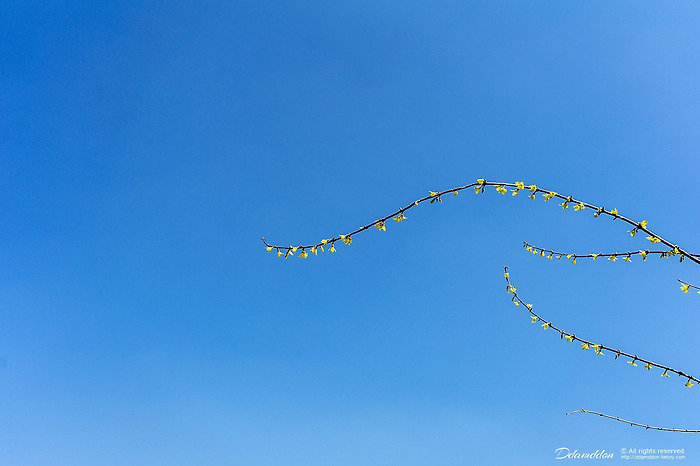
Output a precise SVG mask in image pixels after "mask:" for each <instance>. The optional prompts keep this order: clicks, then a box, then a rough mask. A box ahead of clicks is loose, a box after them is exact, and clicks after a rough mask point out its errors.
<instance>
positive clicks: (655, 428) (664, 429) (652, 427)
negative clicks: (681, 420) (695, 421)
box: [566, 409, 700, 433]
mask: <svg viewBox="0 0 700 466" xmlns="http://www.w3.org/2000/svg"><path fill="white" fill-rule="evenodd" d="M576 413H586V414H596V415H598V416H601V417H607V418H608V419H612V420H613V421H618V422H623V423H625V424H629V425H631V426H637V427H644V428H645V429H652V430H663V431H667V432H692V433H698V432H700V430H695V429H676V428H673V427H656V426H650V425H648V424H640V423H638V422H634V421H628V420H626V419H622V418H619V417H616V416H610V415H608V414H603V413H598V412H595V411H589V410H587V409H579V410H576V411H571V412H570V413H566V415H567V416H568V415H569V414H576Z"/></svg>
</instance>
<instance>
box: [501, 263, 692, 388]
mask: <svg viewBox="0 0 700 466" xmlns="http://www.w3.org/2000/svg"><path fill="white" fill-rule="evenodd" d="M504 276H505V279H506V283H507V288H506V289H507V291H508V292H509V293H511V294H512V295H513V297H512V299H511V300H512V301H513V302H514V303H515V305H516V306H520V305H521V304H522V305H523V306H525V308H526V309H527V310H528V311H529V312H530V314H531V315H532V323H533V324H534V323H537V322H542V327H543V328H544V329H545V330H547V329H550V328H551V329H552V330H554V331H556V332H559V335H560V338H561V339H566V341H570V342H574V341H578V342H581V349H584V350H588V349H590V348H593V349H594V351H595V354H597V355H604V353H603V350H606V351H611V352H613V353H614V354H615V359H617V358H619V357H620V356H625V357H627V358H629V360H628V361H627V363H628V364H631V365H632V366H635V367H636V366H637V362H640V363H644V368H645V369H647V370H651V368H652V367H658V368H659V369H663V370H664V372H663V373H662V374H661V377H669V375H668V373H669V372H672V373H674V374H678V376H679V377H683V378H687V379H688V381H687V382H686V383H685V386H686V387H688V388H690V387H692V386H693V385H695V384H696V383H700V379H698V378H696V377H693V376H692V375H688V374H686V373H685V372H683V371H679V370H676V369H673V368H671V367H669V366H666V365H664V364H659V363H656V362H652V361H650V360H648V359H645V358H640V357H639V356H637V355H636V354H634V355H633V354H630V353H627V352H625V351H622V350H620V349H614V348H612V347H610V346H606V345H603V344H601V343H593V342H591V341H589V340H585V339H583V338H580V337H577V336H576V335H575V334H573V333H569V332H566V331H564V330H562V329H560V328H558V327H556V326H555V325H554V324H552V323H551V322H549V321H547V320H545V319H543V318H542V317H541V316H540V315H539V314H537V313H535V312H534V311H533V310H532V304H525V301H523V300H522V299H520V296H518V293H517V290H516V288H515V287H514V286H513V285H512V284H511V282H510V274H509V273H508V267H504ZM693 382H695V383H693Z"/></svg>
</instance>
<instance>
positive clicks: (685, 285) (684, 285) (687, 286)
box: [677, 278, 700, 294]
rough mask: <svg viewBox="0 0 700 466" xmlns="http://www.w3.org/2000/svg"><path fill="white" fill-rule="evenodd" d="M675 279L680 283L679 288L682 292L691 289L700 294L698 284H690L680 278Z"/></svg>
mask: <svg viewBox="0 0 700 466" xmlns="http://www.w3.org/2000/svg"><path fill="white" fill-rule="evenodd" d="M677 280H678V281H679V282H680V283H681V290H683V293H688V292H689V291H690V290H691V289H693V290H698V294H700V286H695V285H691V284H690V283H688V282H684V281H683V280H681V279H680V278H678V279H677Z"/></svg>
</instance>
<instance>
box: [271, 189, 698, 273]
mask: <svg viewBox="0 0 700 466" xmlns="http://www.w3.org/2000/svg"><path fill="white" fill-rule="evenodd" d="M487 186H495V188H496V191H497V192H499V193H501V194H504V195H505V194H506V192H507V189H506V188H507V187H508V188H514V189H513V190H512V191H511V195H512V196H517V195H518V194H519V193H520V191H521V190H523V191H529V192H530V194H529V197H530V199H533V200H534V199H535V195H536V194H537V193H542V194H543V196H544V200H545V201H549V200H550V199H554V198H557V199H560V200H562V201H563V202H561V203H560V204H559V205H560V206H561V207H562V208H563V209H567V208H568V207H569V205H570V204H572V205H573V206H574V208H573V210H574V211H582V210H584V209H586V208H588V209H592V210H593V211H594V213H593V216H594V217H598V216H600V215H607V216H610V217H612V218H613V219H619V220H622V221H623V222H625V223H627V224H629V225H631V226H632V230H630V233H631V234H633V235H634V234H636V233H637V232H638V231H643V232H644V233H646V234H647V235H649V236H647V239H648V240H649V241H651V242H652V243H662V244H665V245H666V246H668V247H669V248H672V249H677V250H678V254H681V255H683V256H685V257H687V258H688V259H690V260H691V261H693V262H695V263H696V264H700V257H695V256H693V255H691V254H689V253H687V252H686V251H684V250H683V249H681V248H680V247H678V245H675V244H673V243H671V242H670V241H667V240H666V239H664V238H662V237H661V236H659V235H657V234H655V233H653V232H652V231H651V230H649V229H648V228H647V225H648V222H647V221H646V220H642V221H641V222H635V221H633V220H630V219H629V218H627V217H625V216H623V215H620V213H619V212H618V211H617V209H611V210H608V209H606V208H605V207H599V206H596V205H593V204H590V203H587V202H583V201H580V200H578V199H574V198H573V197H571V196H563V195H561V194H559V193H557V192H555V191H548V190H546V189H542V188H539V187H537V186H536V185H534V184H533V185H529V186H526V185H525V183H523V182H520V181H517V182H515V183H504V182H493V181H486V180H484V179H479V180H477V181H476V182H474V183H469V184H466V185H464V186H459V187H457V188H451V189H446V190H444V191H430V192H429V194H428V195H427V196H425V197H422V198H420V199H418V200H416V201H414V202H412V203H411V204H408V205H407V206H405V207H402V208H399V210H397V211H396V212H393V213H391V214H389V215H386V216H384V217H382V218H380V219H377V220H375V221H373V222H371V223H368V224H367V225H364V226H361V227H359V228H358V229H356V230H354V231H351V232H350V233H346V234H343V235H338V236H334V237H331V238H327V239H323V240H321V241H319V242H317V243H313V244H307V245H304V244H300V245H298V246H292V245H290V246H282V245H278V244H272V243H268V242H267V241H265V238H262V242H263V243H264V244H265V246H266V248H267V250H268V251H272V250H276V251H277V255H278V256H280V257H281V256H284V257H285V258H287V257H289V256H291V255H294V253H295V252H296V251H297V250H298V249H301V253H300V254H299V257H301V258H306V257H308V253H307V252H306V250H307V249H308V250H309V251H310V252H311V253H312V254H318V252H319V250H320V251H324V246H325V247H329V250H330V251H331V252H335V242H336V241H343V242H344V243H345V244H351V243H352V237H353V236H354V235H356V234H358V233H361V232H363V231H365V230H368V229H370V228H372V227H375V228H376V229H378V230H380V231H386V225H385V222H386V221H387V220H389V219H391V218H393V219H394V220H395V221H396V222H402V221H404V220H405V219H406V216H405V215H404V214H405V213H406V212H407V211H408V210H410V209H412V208H413V207H415V206H417V205H418V204H421V203H423V202H426V201H428V202H430V203H431V204H435V203H441V202H442V196H444V195H446V194H450V193H451V194H452V195H454V196H456V195H457V194H459V192H460V191H463V190H465V189H469V188H474V191H475V192H476V193H477V194H479V193H483V192H484V190H485V188H486V187H487ZM632 232H633V233H632Z"/></svg>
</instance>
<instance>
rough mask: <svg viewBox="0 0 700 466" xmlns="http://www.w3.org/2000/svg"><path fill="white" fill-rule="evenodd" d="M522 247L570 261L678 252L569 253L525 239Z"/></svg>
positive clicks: (682, 256) (553, 257) (550, 257)
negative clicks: (537, 244) (535, 244)
mask: <svg viewBox="0 0 700 466" xmlns="http://www.w3.org/2000/svg"><path fill="white" fill-rule="evenodd" d="M523 247H524V248H525V250H526V251H528V252H531V253H533V254H537V255H539V256H540V257H547V259H561V258H562V257H566V258H567V259H570V260H572V261H575V260H576V259H593V260H596V259H598V258H599V257H607V258H608V260H611V261H613V262H615V261H617V259H618V258H622V259H623V260H624V261H625V262H630V260H631V257H632V256H641V257H642V260H647V256H648V255H652V256H653V255H656V254H658V255H659V257H660V258H662V259H664V258H668V257H671V256H675V255H677V254H679V253H678V252H676V251H675V250H674V249H669V250H668V251H650V250H648V249H646V250H642V249H640V250H639V251H626V252H612V253H602V252H601V253H599V254H594V253H591V254H575V253H570V252H559V251H554V250H552V249H546V248H540V247H538V246H534V245H532V244H530V243H528V242H527V241H523ZM689 256H692V257H696V258H698V257H700V254H689ZM685 257H686V256H684V255H681V256H680V258H679V260H680V262H683V259H685ZM574 263H576V262H574Z"/></svg>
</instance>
